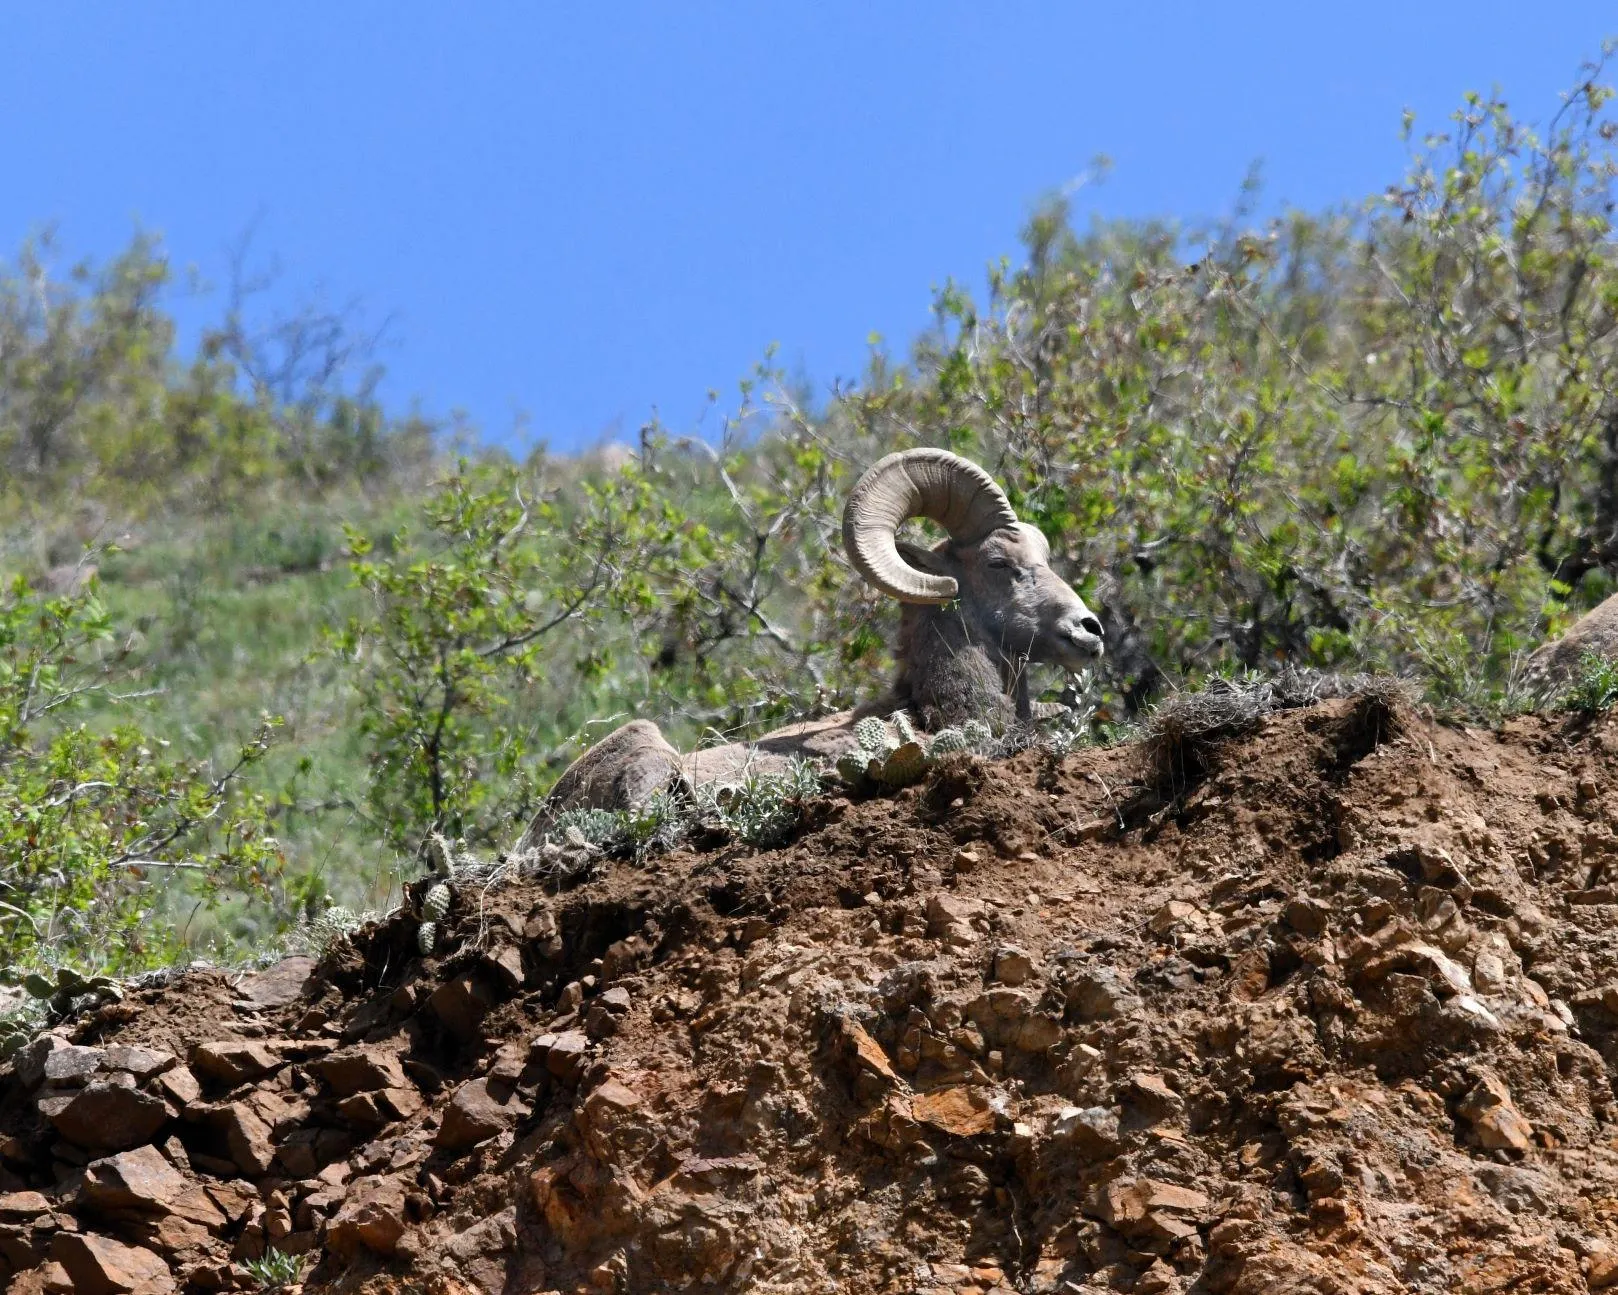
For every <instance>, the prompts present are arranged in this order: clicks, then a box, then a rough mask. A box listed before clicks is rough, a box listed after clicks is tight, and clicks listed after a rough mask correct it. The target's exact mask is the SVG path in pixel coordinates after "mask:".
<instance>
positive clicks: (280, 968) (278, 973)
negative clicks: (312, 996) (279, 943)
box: [236, 957, 315, 1011]
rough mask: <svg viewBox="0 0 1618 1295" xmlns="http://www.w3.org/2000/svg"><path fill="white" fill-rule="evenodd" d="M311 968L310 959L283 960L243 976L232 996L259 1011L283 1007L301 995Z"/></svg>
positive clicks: (306, 985)
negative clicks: (235, 994)
mask: <svg viewBox="0 0 1618 1295" xmlns="http://www.w3.org/2000/svg"><path fill="white" fill-rule="evenodd" d="M314 969H315V960H314V959H313V958H304V957H294V958H283V959H281V961H280V962H278V963H276V964H275V965H274V966H273V967H266V968H265V969H264V970H263V971H257V972H254V973H253V974H252V975H250V976H245V977H243V979H242V981H241V983H240V984H239V985H237V986H236V993H237V996H238V997H239V998H240V999H241V1000H242V1001H243V1002H244V1003H247V1004H249V1005H250V1006H252V1007H254V1008H257V1009H259V1010H261V1011H262V1010H265V1009H268V1008H272V1007H286V1006H289V1005H290V1004H292V1003H295V1002H297V1001H298V999H299V998H300V997H301V996H302V994H303V991H304V990H305V989H306V988H307V987H308V984H309V977H310V975H311V974H312V973H313V972H314Z"/></svg>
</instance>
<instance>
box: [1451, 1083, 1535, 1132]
mask: <svg viewBox="0 0 1618 1295" xmlns="http://www.w3.org/2000/svg"><path fill="white" fill-rule="evenodd" d="M1457 1110H1458V1111H1459V1113H1460V1115H1461V1118H1462V1119H1464V1120H1466V1121H1467V1122H1468V1123H1470V1124H1471V1126H1472V1131H1473V1132H1474V1133H1475V1134H1476V1135H1477V1139H1478V1143H1479V1145H1480V1146H1483V1147H1486V1148H1488V1149H1489V1150H1491V1151H1495V1150H1503V1151H1517V1152H1522V1151H1526V1150H1528V1148H1529V1146H1530V1145H1531V1144H1532V1143H1531V1139H1532V1137H1533V1132H1534V1126H1533V1125H1531V1124H1530V1123H1529V1122H1528V1121H1527V1119H1525V1118H1524V1117H1523V1114H1522V1112H1521V1111H1519V1110H1518V1109H1517V1107H1516V1105H1515V1103H1513V1102H1512V1100H1511V1090H1510V1089H1509V1088H1507V1087H1506V1085H1505V1083H1504V1082H1503V1081H1502V1080H1501V1079H1500V1077H1499V1076H1498V1075H1495V1074H1493V1073H1492V1072H1490V1071H1487V1070H1485V1071H1480V1072H1479V1074H1478V1076H1477V1083H1476V1085H1475V1086H1474V1087H1473V1088H1472V1090H1471V1092H1469V1093H1467V1095H1466V1096H1465V1097H1464V1098H1462V1100H1461V1103H1460V1106H1459V1107H1458V1108H1457Z"/></svg>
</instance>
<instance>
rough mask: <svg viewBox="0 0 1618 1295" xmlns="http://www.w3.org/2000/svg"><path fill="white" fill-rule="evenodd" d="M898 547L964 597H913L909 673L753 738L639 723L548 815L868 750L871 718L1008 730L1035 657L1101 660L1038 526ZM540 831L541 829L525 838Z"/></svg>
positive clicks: (584, 760)
mask: <svg viewBox="0 0 1618 1295" xmlns="http://www.w3.org/2000/svg"><path fill="white" fill-rule="evenodd" d="M972 471H974V472H977V471H978V470H977V469H976V468H973V469H972ZM980 476H981V474H980ZM991 488H992V486H991ZM1007 511H1008V512H1009V508H1008V510H1007ZM897 551H898V555H899V556H900V558H902V560H903V562H904V563H905V564H906V565H908V566H909V567H911V568H913V569H914V570H916V571H918V572H922V573H926V574H928V575H933V576H942V577H948V578H949V579H950V580H953V581H954V582H955V588H956V591H957V592H956V596H955V598H954V600H953V601H951V602H948V603H942V604H938V603H926V602H909V601H907V602H905V603H904V605H903V611H902V612H901V614H900V619H899V640H898V645H897V647H898V652H897V655H898V660H899V670H898V674H897V677H896V678H895V679H894V683H893V687H892V690H891V691H890V692H889V693H888V695H887V696H885V697H883V698H881V699H880V700H878V701H874V702H870V703H867V704H866V705H864V706H861V707H860V708H859V709H858V710H855V711H846V712H844V713H842V714H840V715H833V716H829V717H827V718H825V719H821V720H815V721H813V722H810V723H807V724H795V725H791V726H789V727H788V728H784V729H779V730H777V731H776V732H774V733H770V734H767V735H766V736H764V737H762V738H758V739H756V740H754V741H752V742H746V743H742V742H738V743H731V744H729V745H727V746H721V747H712V748H708V749H706V750H700V751H696V752H693V753H692V754H690V755H688V756H684V757H680V756H678V755H677V754H676V753H675V752H674V749H673V747H671V746H670V745H669V744H668V743H667V742H666V741H665V740H664V738H663V735H662V734H661V733H660V732H659V731H658V729H657V727H656V726H655V725H653V724H651V723H649V722H647V721H645V720H636V721H634V722H633V723H631V724H626V725H624V726H623V727H622V728H620V729H617V730H616V731H614V732H613V733H611V734H609V735H608V736H607V737H605V738H603V739H602V740H601V741H600V742H599V743H597V744H596V746H594V747H592V748H591V749H590V750H589V751H587V752H586V753H585V754H584V755H582V756H580V757H579V759H578V761H576V762H575V763H574V764H573V765H572V766H571V767H570V768H569V769H568V770H567V772H566V773H564V774H563V775H562V778H561V780H560V781H559V782H558V783H557V784H556V788H555V790H553V791H552V793H551V797H550V799H549V800H548V801H547V805H546V808H545V809H544V810H542V811H541V815H542V816H543V817H546V819H547V821H548V818H549V816H550V815H554V814H555V813H556V812H557V811H559V810H561V809H565V808H572V807H575V806H582V805H590V806H596V807H601V808H627V807H629V806H631V805H634V804H638V803H640V802H641V801H642V800H644V798H645V797H646V796H648V795H650V794H651V793H652V792H653V791H657V790H660V789H662V788H664V787H667V786H668V785H669V781H670V775H672V774H673V773H674V772H675V770H676V769H677V770H678V774H679V776H680V777H682V778H683V779H684V780H685V781H686V782H687V783H689V784H699V785H700V784H703V783H709V782H716V781H731V780H734V779H736V778H739V777H742V776H745V774H746V773H747V772H748V771H749V770H757V771H760V772H767V771H774V770H777V769H779V768H780V767H781V766H782V765H784V764H785V763H787V762H788V761H789V760H792V759H810V760H818V761H826V762H828V763H829V762H834V761H835V760H836V759H837V757H838V756H840V755H842V754H844V753H845V752H848V751H851V750H853V749H854V748H855V747H856V746H857V745H858V744H857V742H856V741H855V738H854V733H853V729H854V724H855V722H856V721H857V720H858V719H860V718H861V717H863V716H865V715H873V714H874V715H889V714H892V713H893V712H894V711H896V710H908V711H909V712H910V713H911V714H912V715H913V716H914V717H915V718H916V719H917V720H918V721H919V722H920V725H921V727H922V728H924V729H926V730H928V731H930V732H936V731H937V730H938V729H940V728H944V727H946V726H957V725H960V724H962V723H964V722H965V721H966V720H969V719H978V720H983V721H986V722H987V723H988V724H990V726H991V727H993V728H994V729H996V730H1004V729H1007V728H1010V727H1012V726H1013V725H1014V724H1017V723H1019V722H1020V723H1026V722H1027V721H1028V720H1029V719H1030V718H1031V716H1032V712H1033V708H1032V707H1031V705H1030V702H1029V693H1028V676H1027V667H1028V665H1029V663H1030V662H1041V663H1046V664H1050V665H1056V666H1060V667H1062V668H1064V669H1068V670H1078V669H1081V668H1083V667H1084V666H1086V665H1088V664H1090V663H1091V662H1093V661H1094V660H1095V659H1096V658H1097V657H1099V656H1100V655H1101V651H1102V629H1101V623H1100V622H1099V621H1098V620H1097V619H1096V617H1095V616H1094V615H1092V614H1091V612H1090V609H1089V608H1088V607H1086V606H1085V605H1084V600H1083V599H1081V598H1080V597H1079V595H1078V594H1077V593H1075V592H1074V590H1073V588H1072V587H1071V586H1070V585H1069V584H1068V583H1067V582H1066V581H1065V580H1063V579H1062V578H1061V577H1060V576H1059V575H1057V574H1056V572H1055V571H1053V570H1052V569H1051V565H1050V545H1049V543H1048V542H1047V541H1046V539H1045V536H1044V535H1043V534H1041V533H1040V531H1039V530H1038V529H1037V528H1036V527H1033V526H1030V525H1028V524H1027V523H1025V522H1016V523H1013V524H1010V525H1005V526H1001V527H999V528H998V529H995V530H992V531H990V532H989V533H988V534H986V535H983V536H982V537H981V538H978V539H975V540H971V541H970V542H968V541H963V540H959V539H956V538H953V537H952V538H950V539H946V540H943V541H941V542H940V543H938V544H937V545H935V546H933V547H932V548H930V549H927V548H920V547H918V546H916V545H912V544H906V543H903V542H900V543H899V544H898V545H897ZM946 587H947V586H946ZM671 761H672V764H671ZM586 796H588V797H589V799H585V798H584V797H586ZM535 823H536V824H538V823H539V819H537V818H536V820H535ZM534 832H535V827H534V826H533V825H531V826H530V828H529V830H528V833H526V834H525V836H524V840H525V841H527V840H528V839H529V838H530V837H532V836H533V835H534Z"/></svg>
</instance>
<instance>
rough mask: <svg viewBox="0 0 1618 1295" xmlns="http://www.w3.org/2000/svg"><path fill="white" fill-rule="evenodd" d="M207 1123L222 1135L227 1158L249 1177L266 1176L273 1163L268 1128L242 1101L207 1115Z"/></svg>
mask: <svg viewBox="0 0 1618 1295" xmlns="http://www.w3.org/2000/svg"><path fill="white" fill-rule="evenodd" d="M209 1122H210V1123H212V1124H213V1126H214V1127H215V1128H217V1129H219V1130H220V1131H221V1132H222V1133H223V1134H224V1135H225V1146H226V1147H227V1148H228V1149H229V1151H230V1158H231V1160H232V1161H234V1162H235V1165H236V1167H237V1168H238V1169H240V1170H241V1171H242V1173H244V1174H246V1175H247V1176H248V1177H249V1178H256V1177H258V1176H259V1175H260V1174H266V1173H268V1172H269V1170H270V1166H271V1165H272V1164H273V1163H274V1162H275V1148H274V1147H273V1146H271V1145H270V1129H269V1126H268V1125H266V1124H265V1123H264V1121H263V1120H261V1119H259V1117H258V1115H257V1114H256V1113H255V1112H254V1110H253V1108H252V1107H251V1106H250V1105H249V1104H248V1103H246V1102H231V1103H230V1104H229V1105H226V1106H220V1107H217V1108H216V1109H214V1110H213V1111H212V1112H210V1114H209Z"/></svg>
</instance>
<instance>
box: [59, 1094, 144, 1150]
mask: <svg viewBox="0 0 1618 1295" xmlns="http://www.w3.org/2000/svg"><path fill="white" fill-rule="evenodd" d="M39 1109H40V1113H41V1114H42V1115H44V1116H45V1118H46V1119H48V1120H49V1121H50V1122H51V1124H52V1125H54V1126H55V1128H56V1131H57V1132H58V1133H60V1134H61V1135H62V1136H63V1137H64V1138H66V1139H67V1140H68V1141H69V1142H71V1143H72V1144H73V1145H74V1146H77V1147H86V1148H90V1149H92V1150H105V1151H122V1150H125V1149H126V1148H128V1147H138V1146H140V1145H141V1144H142V1143H145V1142H150V1141H151V1140H152V1136H153V1135H154V1134H155V1133H156V1132H157V1131H158V1130H159V1129H160V1128H162V1127H163V1124H164V1122H165V1121H167V1119H168V1117H169V1113H168V1107H166V1106H165V1105H164V1104H163V1100H162V1098H160V1097H154V1096H152V1094H150V1093H143V1092H140V1091H138V1090H137V1089H134V1088H127V1087H124V1086H123V1085H120V1084H110V1083H108V1084H90V1085H89V1086H88V1087H85V1088H81V1089H79V1090H77V1091H76V1092H74V1093H72V1094H71V1095H63V1096H57V1097H42V1098H41V1099H40V1102H39Z"/></svg>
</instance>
